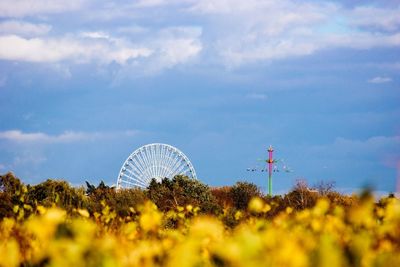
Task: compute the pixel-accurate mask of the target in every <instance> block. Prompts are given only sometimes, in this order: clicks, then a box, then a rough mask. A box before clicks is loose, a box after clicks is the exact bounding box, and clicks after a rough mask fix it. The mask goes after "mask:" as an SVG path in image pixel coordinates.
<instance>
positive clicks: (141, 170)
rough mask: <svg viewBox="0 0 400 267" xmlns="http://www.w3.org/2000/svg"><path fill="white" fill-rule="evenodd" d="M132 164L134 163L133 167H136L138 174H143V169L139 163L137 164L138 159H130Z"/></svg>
mask: <svg viewBox="0 0 400 267" xmlns="http://www.w3.org/2000/svg"><path fill="white" fill-rule="evenodd" d="M132 162H134V163H135V166H136V167H137V169H138V170H139V171H140V173H143V171H144V169H143V166H142V165H141V163H140V162H139V157H137V156H136V157H134V158H133V159H132Z"/></svg>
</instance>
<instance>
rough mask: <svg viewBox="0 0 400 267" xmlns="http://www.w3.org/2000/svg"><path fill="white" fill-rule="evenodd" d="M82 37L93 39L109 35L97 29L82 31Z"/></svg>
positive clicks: (107, 37) (106, 37)
mask: <svg viewBox="0 0 400 267" xmlns="http://www.w3.org/2000/svg"><path fill="white" fill-rule="evenodd" d="M81 35H82V36H83V37H87V38H93V39H109V38H110V36H109V35H108V34H107V33H104V32H101V31H98V32H83V33H82V34H81Z"/></svg>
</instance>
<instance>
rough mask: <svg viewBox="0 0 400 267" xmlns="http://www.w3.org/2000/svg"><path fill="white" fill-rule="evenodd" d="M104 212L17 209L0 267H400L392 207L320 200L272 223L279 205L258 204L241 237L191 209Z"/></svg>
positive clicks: (397, 207) (395, 205) (0, 249)
mask: <svg viewBox="0 0 400 267" xmlns="http://www.w3.org/2000/svg"><path fill="white" fill-rule="evenodd" d="M101 205H102V212H101V213H99V212H94V213H89V212H88V211H87V210H85V209H76V210H73V211H72V212H70V213H67V212H66V211H65V210H63V209H60V208H56V207H50V208H45V207H43V206H40V205H39V206H37V207H35V208H34V209H33V208H32V207H30V206H28V205H25V206H16V207H15V209H14V212H15V213H18V214H19V213H21V212H22V211H21V210H24V209H30V214H31V215H30V216H28V217H26V218H25V217H24V216H22V215H21V216H14V217H11V218H4V219H2V221H0V266H7V267H8V266H10V267H12V266H74V267H79V266H332V267H334V266H400V201H399V199H397V198H394V197H391V198H385V199H381V201H380V202H379V204H378V203H375V202H374V200H373V199H372V198H366V199H360V201H358V202H356V203H354V204H352V205H351V206H346V207H344V206H341V205H337V204H333V203H331V202H330V201H329V200H328V199H325V198H321V199H319V200H318V201H317V202H316V205H315V206H313V207H311V208H306V209H303V210H299V211H296V210H295V209H291V208H290V207H288V208H286V209H284V210H282V211H280V212H279V213H278V214H277V215H275V216H272V217H271V216H269V213H270V212H271V207H272V206H273V205H274V204H273V203H267V202H266V201H265V200H263V199H261V198H253V199H252V200H251V201H250V202H249V206H248V209H247V210H246V211H244V212H243V214H242V212H240V213H239V212H238V213H236V214H235V216H234V218H235V220H237V225H236V226H235V227H234V228H230V227H227V226H226V224H224V223H223V222H224V216H227V215H220V216H211V215H199V214H198V211H199V208H198V207H195V206H192V205H187V206H185V207H182V206H178V207H177V208H175V209H171V210H169V211H168V212H161V211H159V210H158V209H157V207H156V205H155V204H153V203H152V202H150V201H146V202H145V203H143V204H141V205H138V206H137V207H131V208H130V210H129V213H128V214H127V215H126V216H124V217H121V216H116V214H115V212H114V211H113V210H112V209H110V207H109V206H107V205H106V204H105V203H101ZM32 209H33V210H32Z"/></svg>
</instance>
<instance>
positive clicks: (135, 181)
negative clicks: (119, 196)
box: [122, 174, 147, 187]
mask: <svg viewBox="0 0 400 267" xmlns="http://www.w3.org/2000/svg"><path fill="white" fill-rule="evenodd" d="M123 176H125V177H127V178H129V181H128V180H123V181H122V182H123V183H131V184H133V183H135V184H140V185H141V186H143V187H146V186H147V184H146V183H144V182H141V181H140V180H138V179H134V178H132V177H131V176H129V175H127V174H123Z"/></svg>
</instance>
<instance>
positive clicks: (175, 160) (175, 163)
mask: <svg viewBox="0 0 400 267" xmlns="http://www.w3.org/2000/svg"><path fill="white" fill-rule="evenodd" d="M180 161H181V160H180V158H179V154H174V158H173V160H172V163H171V165H170V166H171V175H173V174H174V171H175V169H176V167H177V166H178V164H179V163H180Z"/></svg>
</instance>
